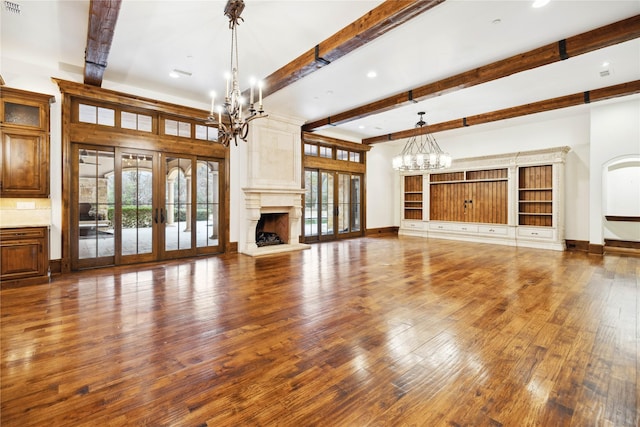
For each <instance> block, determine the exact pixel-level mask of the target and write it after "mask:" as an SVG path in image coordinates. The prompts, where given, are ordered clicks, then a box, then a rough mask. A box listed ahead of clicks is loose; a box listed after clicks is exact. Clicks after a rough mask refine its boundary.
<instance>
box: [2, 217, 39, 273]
mask: <svg viewBox="0 0 640 427" xmlns="http://www.w3.org/2000/svg"><path fill="white" fill-rule="evenodd" d="M0 238H1V241H0V277H1V278H2V280H3V281H6V280H11V279H22V278H29V277H35V276H45V275H46V274H47V271H48V264H49V251H48V239H47V231H46V229H45V228H41V227H37V228H25V229H3V230H2V231H1V232H0Z"/></svg>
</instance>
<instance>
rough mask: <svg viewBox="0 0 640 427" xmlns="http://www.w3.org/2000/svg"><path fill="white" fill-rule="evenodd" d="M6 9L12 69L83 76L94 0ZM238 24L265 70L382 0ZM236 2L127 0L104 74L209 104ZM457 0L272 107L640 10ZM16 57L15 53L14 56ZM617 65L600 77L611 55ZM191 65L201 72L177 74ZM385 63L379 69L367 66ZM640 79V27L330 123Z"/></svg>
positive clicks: (317, 109) (275, 99)
mask: <svg viewBox="0 0 640 427" xmlns="http://www.w3.org/2000/svg"><path fill="white" fill-rule="evenodd" d="M13 1H14V2H15V3H18V4H19V5H20V8H21V13H20V14H19V15H17V14H14V13H10V12H8V11H7V10H6V8H5V7H2V11H1V15H0V18H1V21H0V24H1V29H0V31H1V33H0V34H1V36H2V42H1V45H0V47H1V49H2V58H3V62H2V63H0V67H1V68H0V74H2V76H3V77H4V79H5V81H6V83H7V85H9V86H11V81H12V77H16V76H14V75H13V74H12V71H11V70H10V69H6V68H5V66H4V63H5V62H7V60H10V61H19V62H20V63H27V64H36V65H39V64H41V65H42V66H45V67H47V68H50V69H54V70H55V69H58V70H60V71H61V72H63V71H64V73H65V75H68V74H69V73H75V74H76V75H77V81H82V70H83V67H84V51H85V46H86V39H87V34H86V33H87V27H88V11H89V0H72V1H33V0H32V1H24V0H13ZM245 3H246V7H245V10H244V12H243V14H242V17H243V18H244V20H245V22H243V23H241V25H240V26H239V28H238V38H239V41H238V44H239V51H240V58H239V62H240V77H241V79H242V80H243V81H245V82H247V86H248V81H249V78H250V77H257V78H264V77H266V76H268V75H269V74H271V73H272V72H274V71H275V70H277V69H279V68H280V67H282V66H284V65H285V64H287V63H288V62H290V61H291V60H293V59H294V58H295V57H297V56H298V55H300V54H302V53H303V52H305V51H307V50H309V49H311V48H313V47H314V46H315V45H316V44H318V43H320V42H322V41H323V40H325V39H326V38H328V37H329V36H331V35H333V34H334V33H336V32H337V31H338V30H340V29H341V28H343V27H345V26H347V25H348V24H349V23H351V22H353V21H355V20H356V19H358V18H359V17H361V16H362V15H364V14H365V13H367V12H368V11H370V10H371V9H373V8H375V7H376V6H378V5H379V4H381V3H382V1H369V0H358V1H343V0H324V1H315V0H297V1H293V0H284V1H283V0H279V1H268V0H245ZM225 4H226V0H225V1H188V0H181V1H178V0H162V1H160V0H123V1H122V7H121V9H120V15H119V18H118V22H117V25H116V29H115V35H114V39H113V44H112V46H111V52H110V55H109V59H108V67H107V69H106V72H105V74H104V81H103V87H105V88H116V89H118V88H121V87H123V86H127V87H134V88H140V90H141V91H144V92H145V93H148V92H149V91H154V92H158V93H159V94H161V95H160V96H159V98H160V99H162V95H165V96H166V97H167V99H169V98H170V99H171V100H173V99H175V98H176V97H180V98H182V99H183V100H184V103H185V104H187V105H190V106H195V107H199V108H203V109H207V107H208V105H209V93H210V91H212V90H214V91H216V92H217V93H222V92H223V91H224V78H223V75H224V73H225V71H226V70H227V69H228V68H229V49H230V37H231V32H230V30H229V28H228V20H227V18H226V17H225V16H224V14H223V9H224V6H225ZM531 4H532V1H531V0H517V1H516V0H511V1H485V0H466V1H461V0H447V1H445V2H444V3H442V4H440V5H438V6H436V7H434V8H433V9H431V10H429V11H427V12H425V13H423V14H422V15H420V16H418V17H416V18H414V19H413V20H411V21H409V22H408V23H406V24H405V25H403V26H401V27H399V28H396V29H394V30H392V31H390V32H389V33H387V34H386V35H384V36H382V37H380V38H378V39H376V40H374V41H372V42H370V43H368V44H367V45H365V46H363V47H361V48H359V49H357V50H356V51H354V52H352V53H351V54H349V55H347V56H345V57H343V58H341V59H339V60H336V61H334V62H333V63H332V64H330V65H328V66H326V67H323V68H322V69H320V70H318V71H316V72H315V73H312V74H311V75H309V76H307V77H305V78H303V79H301V80H299V81H297V82H295V83H293V84H292V85H290V86H288V87H286V88H284V89H282V90H280V91H279V92H276V93H275V94H273V95H271V96H269V97H267V98H266V99H265V101H264V104H265V109H266V110H267V112H269V113H279V114H285V115H290V116H295V117H300V118H301V119H303V120H305V121H314V120H318V119H322V118H325V117H328V116H331V115H335V114H337V113H340V112H343V111H345V110H348V109H350V108H353V107H357V106H360V105H364V104H367V103H369V102H371V101H374V100H377V99H381V98H384V97H386V96H389V95H393V94H397V93H399V92H402V91H406V90H408V89H411V88H415V87H417V86H421V85H424V84H427V83H431V82H434V81H437V80H440V79H443V78H445V77H448V76H452V75H455V74H458V73H460V72H463V71H467V70H470V69H473V68H476V67H480V66H483V65H486V64H489V63H492V62H495V61H497V60H500V59H504V58H507V57H510V56H512V55H515V54H518V53H524V52H527V51H529V50H532V49H534V48H537V47H540V46H543V45H545V44H548V43H553V42H557V41H559V40H561V39H565V38H569V37H571V36H573V35H576V34H580V33H583V32H586V31H590V30H593V29H595V28H597V27H601V26H603V25H607V24H611V23H613V22H616V21H620V20H622V19H625V18H629V17H631V16H635V15H638V14H640V1H638V0H623V1H617V0H601V1H598V0H590V1H569V0H551V3H550V4H549V5H547V6H546V7H544V8H540V9H534V8H532V7H531ZM498 21H499V22H498ZM10 61H9V63H10ZM605 61H608V62H609V63H610V65H609V69H610V71H611V73H610V75H609V76H607V77H601V76H600V71H601V70H602V63H603V62H605ZM173 69H179V70H182V71H186V72H189V73H191V76H190V77H186V76H185V77H181V78H179V79H172V78H170V77H169V72H170V71H171V70H173ZM369 71H375V72H376V73H377V77H376V78H374V79H370V78H368V77H366V74H367V73H368V72H369ZM639 78H640V39H636V40H633V41H631V42H626V43H622V44H619V45H616V46H613V47H609V48H605V49H601V50H599V51H596V52H592V53H589V54H585V55H581V56H578V57H575V58H570V59H567V60H565V61H561V62H556V63H554V64H551V65H548V66H544V67H540V68H537V69H535V70H531V71H526V72H523V73H519V74H516V75H512V76H510V77H508V78H503V79H500V80H499V81H493V82H490V83H486V84H482V85H478V86H475V87H471V88H468V89H462V90H459V91H455V92H452V93H450V94H446V95H442V96H439V97H436V98H433V99H429V100H426V101H423V102H420V103H417V104H413V105H409V106H405V107H401V108H397V109H395V110H392V111H388V112H385V113H380V114H376V115H372V116H369V117H366V118H363V119H360V120H354V121H352V122H349V123H345V124H343V125H339V126H335V127H328V128H326V129H320V130H318V132H319V133H324V134H327V135H332V136H339V137H343V138H347V139H351V140H360V139H361V138H367V137H372V136H377V135H381V134H387V133H391V132H395V131H399V130H404V129H408V128H411V127H413V125H414V123H415V122H416V120H417V116H416V113H417V112H418V111H426V112H427V117H426V118H427V121H428V122H429V123H439V122H443V121H448V120H452V119H459V118H462V117H466V116H470V115H474V114H480V113H486V112H490V111H494V110H499V109H502V108H507V107H514V106H518V105H522V104H526V103H530V102H535V101H542V100H545V99H549V98H554V97H558V96H562V95H568V94H573V93H578V92H583V91H586V90H592V89H596V88H600V87H606V86H611V85H615V84H619V83H624V82H628V81H633V80H637V79H639Z"/></svg>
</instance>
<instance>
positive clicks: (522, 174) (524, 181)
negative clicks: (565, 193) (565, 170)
mask: <svg viewBox="0 0 640 427" xmlns="http://www.w3.org/2000/svg"><path fill="white" fill-rule="evenodd" d="M518 185H519V186H518V225H532V226H539V227H551V226H552V225H553V166H552V165H540V166H524V167H520V168H519V172H518Z"/></svg>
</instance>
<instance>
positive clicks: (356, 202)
mask: <svg viewBox="0 0 640 427" xmlns="http://www.w3.org/2000/svg"><path fill="white" fill-rule="evenodd" d="M361 182H362V179H361V177H360V176H359V175H352V176H351V209H350V212H351V218H350V223H351V231H353V232H358V231H360V230H361V228H360V227H361V226H360V222H361V217H362V211H361V205H362V202H361V196H362V194H361V190H360V188H361Z"/></svg>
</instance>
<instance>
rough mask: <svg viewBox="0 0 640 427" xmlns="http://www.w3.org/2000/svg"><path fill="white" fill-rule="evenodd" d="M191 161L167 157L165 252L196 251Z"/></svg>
mask: <svg viewBox="0 0 640 427" xmlns="http://www.w3.org/2000/svg"><path fill="white" fill-rule="evenodd" d="M191 169H192V168H191V159H184V158H177V157H172V156H170V155H168V156H165V158H164V174H165V209H164V211H163V212H160V214H163V213H164V218H163V217H162V215H161V218H160V219H161V220H164V221H161V223H162V224H164V250H165V252H167V251H179V250H187V249H191V248H193V243H192V241H193V237H192V230H193V226H192V225H193V224H192V212H191V210H192V203H191V193H192V185H191Z"/></svg>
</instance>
